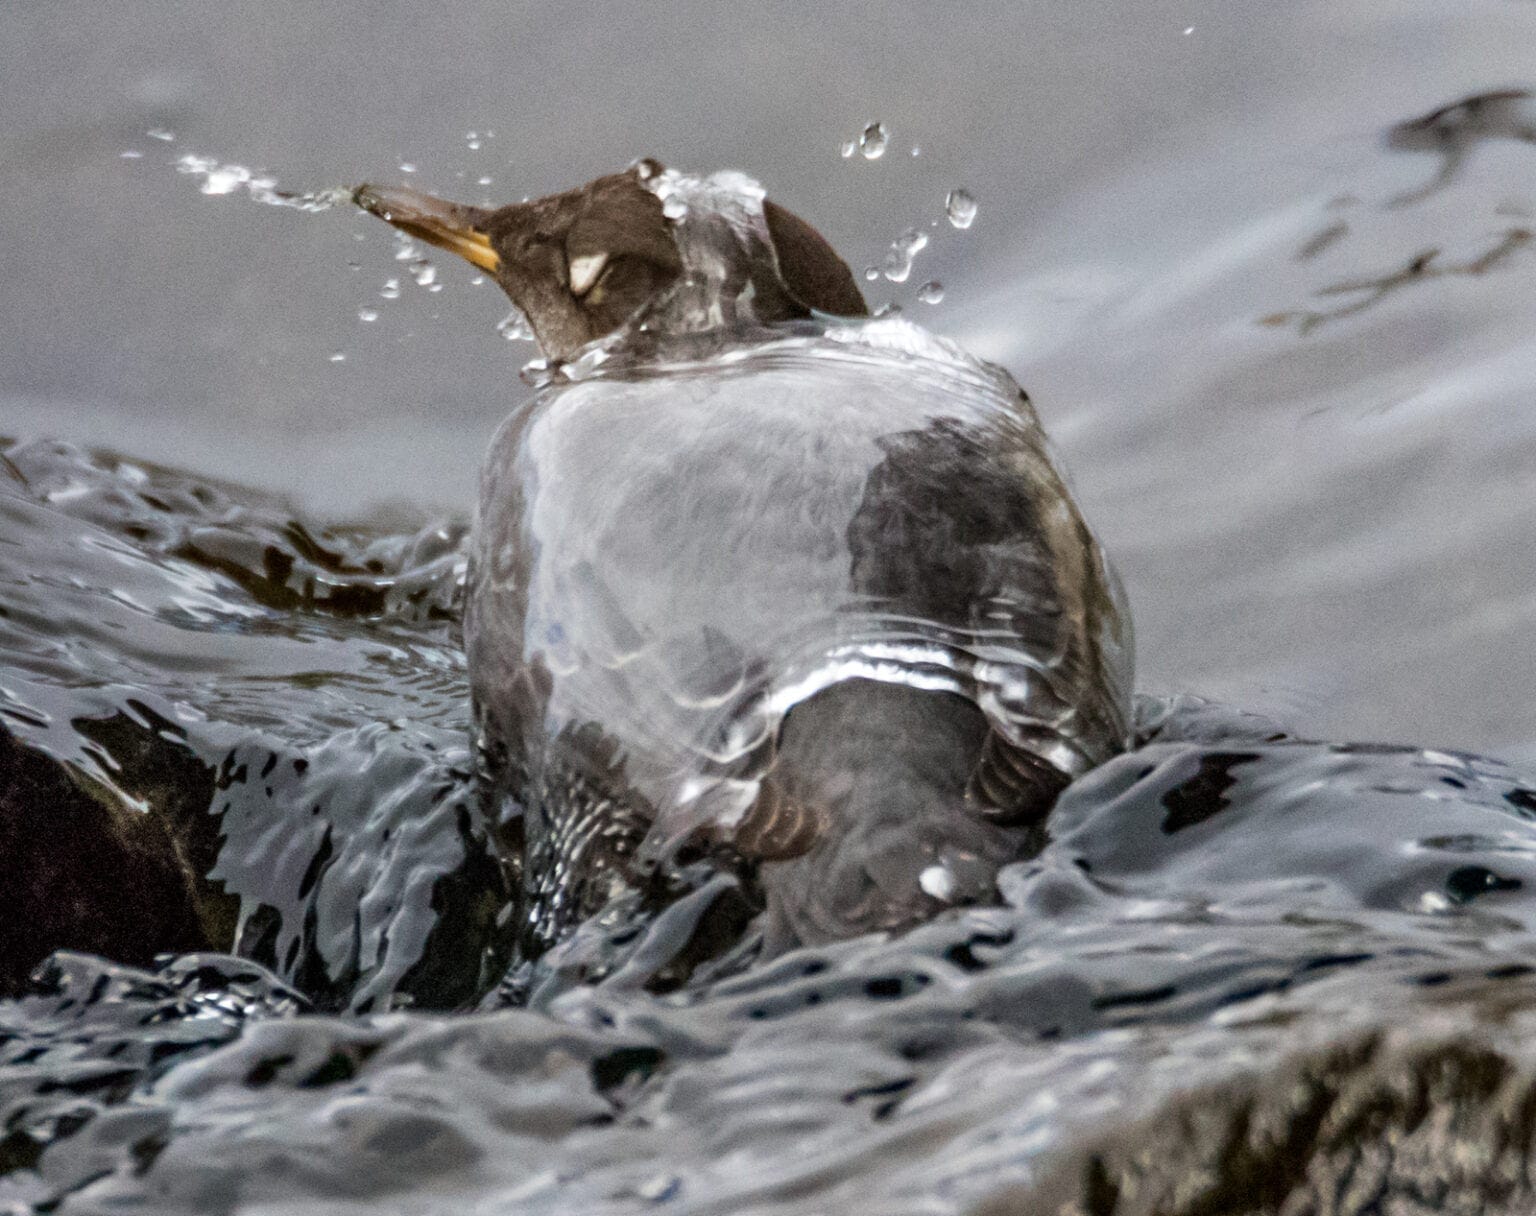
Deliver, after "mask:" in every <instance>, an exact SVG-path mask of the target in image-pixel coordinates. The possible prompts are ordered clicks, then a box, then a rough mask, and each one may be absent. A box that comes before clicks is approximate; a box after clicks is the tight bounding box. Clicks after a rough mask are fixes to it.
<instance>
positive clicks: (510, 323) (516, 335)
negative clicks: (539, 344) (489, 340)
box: [496, 308, 534, 342]
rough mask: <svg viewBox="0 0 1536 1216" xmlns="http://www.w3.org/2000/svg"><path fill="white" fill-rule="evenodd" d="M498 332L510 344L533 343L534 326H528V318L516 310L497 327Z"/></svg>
mask: <svg viewBox="0 0 1536 1216" xmlns="http://www.w3.org/2000/svg"><path fill="white" fill-rule="evenodd" d="M496 332H497V333H499V334H500V335H501V336H502V337H503V338H505V339H506V340H507V341H508V342H532V341H533V340H534V338H533V326H531V325H529V324H528V318H527V317H525V316H523V314H522V313H521V312H520V311H519V310H518V309H516V308H514V309H513V310H512V311H511V312H509V313H508V314H507V315H506V316H505V317H503V318H502V319H501V321H500V322H498V323H497V325H496Z"/></svg>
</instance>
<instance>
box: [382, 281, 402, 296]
mask: <svg viewBox="0 0 1536 1216" xmlns="http://www.w3.org/2000/svg"><path fill="white" fill-rule="evenodd" d="M379 296H380V298H382V299H385V300H398V299H399V298H400V280H399V279H385V280H384V289H383V290H382V291H380V292H379Z"/></svg>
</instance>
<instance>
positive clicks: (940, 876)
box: [917, 865, 955, 902]
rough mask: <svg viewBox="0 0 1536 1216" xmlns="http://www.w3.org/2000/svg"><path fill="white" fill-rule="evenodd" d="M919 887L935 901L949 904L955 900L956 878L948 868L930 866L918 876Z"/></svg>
mask: <svg viewBox="0 0 1536 1216" xmlns="http://www.w3.org/2000/svg"><path fill="white" fill-rule="evenodd" d="M917 885H918V886H920V887H922V889H923V890H924V891H926V892H927V893H928V894H929V895H931V896H933V897H934V899H942V900H945V901H946V902H947V901H949V900H950V899H952V898H954V894H955V876H954V875H953V874H951V873H950V872H949V868H948V867H947V866H942V865H938V866H929V867H928V868H927V869H925V870H924V871H923V872H922V873H921V874H919V875H918V876H917Z"/></svg>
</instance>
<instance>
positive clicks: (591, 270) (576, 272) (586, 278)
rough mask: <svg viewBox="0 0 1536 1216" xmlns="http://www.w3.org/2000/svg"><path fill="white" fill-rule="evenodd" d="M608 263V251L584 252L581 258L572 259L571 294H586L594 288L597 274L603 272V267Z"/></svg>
mask: <svg viewBox="0 0 1536 1216" xmlns="http://www.w3.org/2000/svg"><path fill="white" fill-rule="evenodd" d="M606 265H608V255H607V254H606V253H584V254H582V255H581V257H579V258H572V259H571V294H572V295H573V296H584V295H586V294H587V292H589V291H591V290H592V284H593V283H596V282H597V276H598V275H600V274H602V273H603V267H604V266H606Z"/></svg>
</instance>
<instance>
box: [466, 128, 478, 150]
mask: <svg viewBox="0 0 1536 1216" xmlns="http://www.w3.org/2000/svg"><path fill="white" fill-rule="evenodd" d="M464 142H465V143H466V144H468V145H469V150H470V151H471V152H478V151H480V132H478V131H471V132H470V133H469V134H468V135H466V136H465V137H464Z"/></svg>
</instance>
